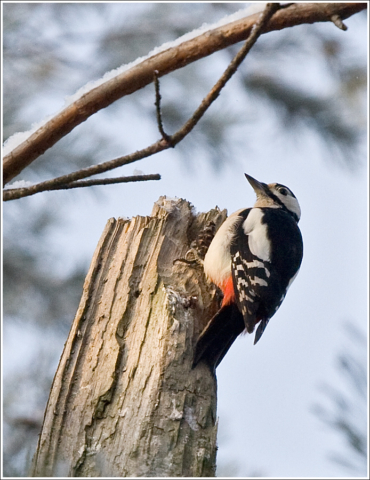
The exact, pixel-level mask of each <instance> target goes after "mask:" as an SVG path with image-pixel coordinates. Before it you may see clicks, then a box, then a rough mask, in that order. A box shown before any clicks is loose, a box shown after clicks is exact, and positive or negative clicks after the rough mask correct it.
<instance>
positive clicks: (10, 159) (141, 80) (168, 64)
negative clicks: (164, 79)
mask: <svg viewBox="0 0 370 480" xmlns="http://www.w3.org/2000/svg"><path fill="white" fill-rule="evenodd" d="M366 8H367V2H362V3H355V2H353V3H352V2H349V3H325V4H323V3H300V4H292V5H289V6H288V7H287V8H282V9H280V10H279V11H278V12H276V14H275V15H274V17H273V18H272V19H271V21H270V22H268V24H267V25H266V26H265V28H264V29H263V32H264V33H267V32H271V31H274V30H281V29H283V28H287V27H292V26H295V25H301V24H304V23H316V22H328V21H333V20H332V18H333V16H338V17H339V18H340V19H345V18H348V17H350V16H351V15H353V14H355V13H357V12H359V11H361V10H364V9H366ZM258 18H259V14H255V15H251V16H249V17H245V18H242V19H240V20H237V21H235V22H232V23H230V24H227V25H223V26H221V27H219V28H216V29H214V30H209V31H207V32H206V33H204V34H202V35H199V36H197V37H195V38H193V39H191V40H188V41H186V42H183V43H181V44H180V45H178V46H175V47H172V48H169V49H167V50H165V51H163V52H160V53H158V54H157V55H154V56H152V57H149V58H147V59H145V60H143V61H142V62H140V63H139V64H137V65H135V66H134V67H132V68H130V69H129V70H126V71H125V72H123V73H121V74H119V75H117V76H116V77H114V78H112V79H110V80H108V81H107V82H105V83H103V84H101V85H99V86H98V87H96V88H94V89H93V90H91V91H89V92H87V93H86V94H84V95H83V96H82V97H81V98H79V99H78V100H76V101H75V102H74V103H72V104H71V105H69V106H68V107H66V108H65V109H64V110H62V111H61V112H60V113H58V114H57V115H55V116H54V117H53V118H52V119H51V120H49V121H48V122H46V123H45V124H44V125H43V126H42V127H40V128H39V129H38V130H37V131H36V132H34V133H33V134H32V135H30V137H29V138H28V139H27V140H25V141H24V142H23V143H21V144H20V145H18V147H16V148H15V149H14V150H13V151H12V152H10V153H9V154H8V155H6V156H5V157H4V163H3V165H4V167H3V168H4V176H3V179H4V184H6V183H8V182H9V181H11V180H12V179H13V178H14V177H15V176H16V175H18V174H19V173H20V172H21V171H22V170H23V169H24V168H25V167H27V166H28V165H29V164H30V163H32V162H33V161H34V160H35V159H36V158H37V157H39V156H40V155H42V154H43V153H44V152H45V151H46V150H47V149H49V148H50V147H52V146H53V145H54V144H55V143H56V142H58V141H59V140H60V139H61V138H62V137H63V136H65V135H67V134H68V133H69V132H70V131H71V130H73V129H74V127H76V126H77V125H79V124H80V123H82V122H84V121H85V120H86V119H87V118H88V117H89V116H91V115H93V114H94V113H96V112H97V111H99V110H101V109H102V108H105V107H107V106H108V105H110V104H112V103H113V102H115V101H116V100H118V99H119V98H121V97H123V96H125V95H129V94H131V93H133V92H135V91H137V90H139V89H141V88H143V87H144V86H145V85H148V84H149V83H151V82H152V81H153V71H155V70H158V72H159V75H158V76H159V77H160V76H163V75H166V74H167V73H169V72H172V71H174V70H176V69H179V68H182V67H184V66H185V65H188V64H190V63H192V62H194V61H196V60H199V59H200V58H203V57H206V56H208V55H211V54H212V53H214V52H216V51H219V50H222V49H224V48H226V47H228V46H230V45H233V44H235V43H237V42H240V41H242V40H245V39H246V38H248V36H249V35H250V33H251V30H252V27H253V25H254V24H255V23H256V21H257V20H258ZM337 23H338V22H337Z"/></svg>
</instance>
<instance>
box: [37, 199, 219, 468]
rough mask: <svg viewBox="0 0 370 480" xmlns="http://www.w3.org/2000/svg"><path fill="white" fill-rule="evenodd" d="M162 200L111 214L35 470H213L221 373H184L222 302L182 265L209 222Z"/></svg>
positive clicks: (209, 217)
mask: <svg viewBox="0 0 370 480" xmlns="http://www.w3.org/2000/svg"><path fill="white" fill-rule="evenodd" d="M225 218H226V211H223V212H220V210H219V209H218V208H216V209H213V210H211V211H210V212H208V213H207V214H204V213H202V214H198V215H195V214H194V211H193V209H192V207H191V205H190V204H189V203H188V202H186V201H185V200H182V199H176V200H169V199H166V197H161V198H160V199H159V200H158V202H156V204H155V205H154V208H153V212H152V215H151V216H150V217H139V216H138V217H134V218H132V220H124V219H121V218H119V219H117V220H115V219H110V220H109V221H108V223H107V225H106V227H105V230H104V232H103V234H102V237H101V239H100V241H99V243H98V246H97V248H96V251H95V253H94V256H93V259H92V262H91V266H90V269H89V271H88V274H87V277H86V279H85V283H84V287H83V294H82V298H81V301H80V305H79V308H78V311H77V314H76V317H75V319H74V322H73V325H72V327H71V331H70V333H69V337H68V340H67V342H66V344H65V347H64V351H63V354H62V357H61V359H60V362H59V366H58V369H57V372H56V374H55V378H54V381H53V385H52V388H51V392H50V396H49V400H48V404H47V407H46V412H45V418H44V423H43V427H42V431H41V434H40V438H39V443H38V447H37V450H36V453H35V457H34V460H33V466H32V473H31V475H32V476H45V477H50V476H72V477H78V476H83V477H97V476H103V477H115V476H118V477H127V476H129V477H143V476H145V477H171V476H172V477H176V476H187V477H201V476H215V460H216V433H217V421H216V388H217V387H216V379H215V377H213V376H212V374H211V372H210V371H209V369H208V368H207V367H206V366H205V365H202V364H200V365H198V366H197V367H196V368H195V369H194V370H192V369H191V364H192V360H193V348H194V346H195V342H196V340H197V338H198V335H199V333H200V331H201V330H202V328H203V327H204V326H205V325H206V323H207V322H208V321H209V319H210V318H211V317H212V315H213V314H214V313H215V311H216V310H217V307H218V301H217V298H216V295H215V289H214V287H212V286H211V285H210V284H209V283H207V281H206V279H205V277H204V273H203V269H202V268H199V267H198V268H196V267H194V266H190V265H188V264H185V263H182V262H176V263H175V264H174V263H173V262H174V260H175V259H178V258H183V257H184V256H185V254H186V252H187V251H188V249H189V246H190V243H191V242H192V241H193V240H194V239H195V238H196V236H197V235H198V234H199V232H200V231H201V230H202V228H203V227H204V226H205V225H206V223H207V222H209V221H213V222H215V224H216V227H217V228H218V227H219V225H220V224H221V223H222V222H223V221H224V220H225Z"/></svg>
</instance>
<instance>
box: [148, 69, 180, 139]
mask: <svg viewBox="0 0 370 480" xmlns="http://www.w3.org/2000/svg"><path fill="white" fill-rule="evenodd" d="M158 75H159V72H158V70H154V76H153V77H154V87H155V110H156V113H157V125H158V130H159V133H160V134H161V135H162V138H163V140H166V142H168V143H169V145H170V146H171V147H174V146H175V145H173V144H172V139H171V137H170V136H169V135H167V133H166V132H165V131H164V128H163V121H162V110H161V98H162V97H161V92H160V90H159V79H158Z"/></svg>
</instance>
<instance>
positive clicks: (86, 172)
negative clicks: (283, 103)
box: [3, 3, 279, 200]
mask: <svg viewBox="0 0 370 480" xmlns="http://www.w3.org/2000/svg"><path fill="white" fill-rule="evenodd" d="M278 8H279V4H277V3H268V4H267V5H266V8H265V10H264V11H263V13H262V14H261V16H260V19H259V20H258V21H257V23H256V25H255V28H253V29H252V33H251V35H250V36H249V38H248V40H247V41H246V42H245V44H244V45H243V47H242V48H241V50H240V51H239V52H238V53H237V54H236V55H235V57H234V59H233V60H232V61H231V62H230V64H229V66H228V67H227V69H226V70H225V72H224V73H223V75H222V76H221V78H220V79H219V81H218V82H217V83H216V84H215V85H214V87H213V88H212V89H211V91H210V92H209V94H208V95H207V96H206V97H205V98H204V99H203V101H202V103H201V104H200V106H199V107H198V108H197V110H196V111H195V112H194V114H193V115H192V117H191V118H190V119H189V120H188V121H187V122H186V123H185V125H183V126H182V127H181V128H180V130H178V131H177V132H176V133H175V134H174V135H172V136H170V137H168V140H167V139H163V138H162V139H160V140H158V141H157V142H155V143H153V144H152V145H150V146H149V147H147V148H144V149H143V150H139V151H137V152H134V153H132V154H130V155H126V156H124V157H119V158H116V159H114V160H110V161H108V162H104V163H101V164H99V165H93V166H92V167H88V168H84V169H81V170H78V171H77V172H73V173H70V174H67V175H63V176H61V177H57V178H54V179H52V180H47V181H45V182H41V183H38V184H36V185H32V186H31V187H27V188H22V189H20V190H22V192H21V193H19V194H18V196H17V198H21V197H27V196H29V195H34V194H35V193H39V192H43V191H45V190H56V189H57V188H56V187H62V186H65V185H68V184H69V183H70V182H72V181H76V180H80V179H82V178H86V177H90V176H91V175H97V174H98V173H103V172H107V171H108V170H113V169H114V168H117V167H121V166H122V165H128V164H129V163H133V162H136V161H137V160H141V159H142V158H145V157H148V156H151V155H153V154H154V153H158V152H161V151H163V150H167V149H168V148H170V147H174V146H175V145H176V144H177V143H179V142H180V141H181V140H183V139H184V138H185V137H186V135H188V134H189V133H190V132H191V130H192V129H193V128H194V127H195V125H196V124H197V123H198V122H199V120H200V119H201V118H202V116H203V115H204V113H205V112H206V110H207V109H208V108H209V107H210V105H211V104H212V103H213V102H214V101H215V100H216V98H217V97H218V95H219V94H220V91H221V90H222V88H223V87H224V86H225V85H226V83H227V81H228V80H229V79H230V78H231V77H232V75H233V74H234V73H235V72H236V70H237V68H238V66H239V65H240V64H241V62H242V61H243V59H244V58H245V57H246V55H247V54H248V52H249V51H250V49H251V48H252V46H253V45H254V43H255V42H256V40H257V38H258V37H259V36H260V35H261V33H262V30H263V28H264V27H265V25H266V23H267V22H268V21H269V19H270V18H271V16H272V15H273V14H274V12H276V10H277V9H278ZM157 101H158V93H157ZM157 114H158V108H157ZM6 192H7V190H4V193H3V198H4V200H5V196H4V195H5V194H6ZM12 199H13V198H12ZM8 200H11V198H8Z"/></svg>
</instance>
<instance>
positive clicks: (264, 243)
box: [243, 208, 271, 262]
mask: <svg viewBox="0 0 370 480" xmlns="http://www.w3.org/2000/svg"><path fill="white" fill-rule="evenodd" d="M262 216H263V212H262V210H261V209H260V208H252V210H251V211H250V213H249V215H248V217H247V218H246V220H244V223H243V230H244V233H245V234H246V235H248V245H249V249H250V251H251V252H252V253H253V255H255V256H256V257H258V258H260V259H261V260H263V261H265V262H269V261H270V258H271V257H270V255H271V248H270V241H269V239H268V236H267V225H265V224H263V223H262Z"/></svg>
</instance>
